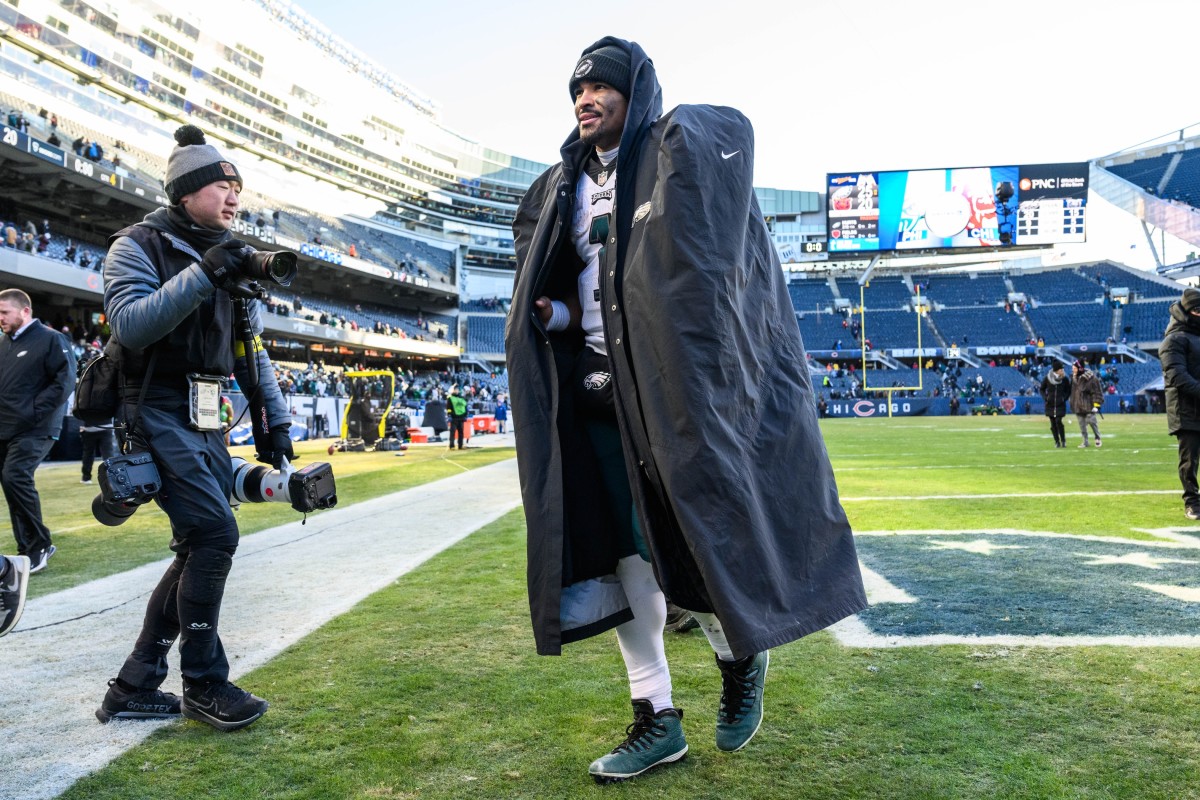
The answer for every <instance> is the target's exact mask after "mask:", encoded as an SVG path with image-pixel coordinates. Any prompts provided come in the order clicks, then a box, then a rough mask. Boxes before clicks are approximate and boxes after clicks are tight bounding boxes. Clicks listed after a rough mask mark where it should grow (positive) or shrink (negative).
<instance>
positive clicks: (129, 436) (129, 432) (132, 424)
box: [121, 347, 159, 453]
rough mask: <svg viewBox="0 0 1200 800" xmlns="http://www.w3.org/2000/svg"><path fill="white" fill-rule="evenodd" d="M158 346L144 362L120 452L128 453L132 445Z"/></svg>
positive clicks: (152, 373)
mask: <svg viewBox="0 0 1200 800" xmlns="http://www.w3.org/2000/svg"><path fill="white" fill-rule="evenodd" d="M158 351H159V348H157V347H156V348H154V350H153V351H152V352H151V353H150V361H149V362H148V363H147V364H146V374H145V375H143V376H142V388H141V389H139V390H138V399H137V405H136V406H134V407H133V418H132V419H131V420H129V421H127V422H126V423H125V433H124V439H125V441H124V443H123V445H122V447H121V452H123V453H128V452H129V449H130V447H132V446H133V434H134V431H136V430H137V424H138V417H140V416H141V415H142V403H144V402H146V390H147V389H149V388H150V378H151V377H152V376H153V375H154V365H155V364H156V363H157V362H158Z"/></svg>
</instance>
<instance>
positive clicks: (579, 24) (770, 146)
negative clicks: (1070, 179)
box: [296, 0, 1200, 191]
mask: <svg viewBox="0 0 1200 800" xmlns="http://www.w3.org/2000/svg"><path fill="white" fill-rule="evenodd" d="M296 5H298V6H299V7H301V8H303V9H304V10H305V11H307V12H308V13H310V14H311V15H312V16H314V17H316V18H317V19H318V20H320V21H321V22H322V23H323V24H325V25H326V26H327V27H329V28H330V29H331V30H332V31H334V32H335V33H337V34H338V35H340V36H342V37H343V38H345V39H347V40H348V41H349V42H350V43H351V44H353V45H354V46H356V47H357V48H359V49H360V50H362V51H363V52H365V53H366V54H367V55H369V56H371V57H372V58H373V59H375V60H377V61H379V62H380V63H382V64H383V65H384V66H387V67H389V68H391V69H392V71H393V72H394V73H395V74H396V75H397V76H398V77H400V78H401V79H403V80H405V81H407V82H409V83H411V84H412V85H413V86H414V87H415V88H418V89H420V90H422V91H423V92H424V93H426V94H428V95H430V96H432V97H434V98H436V99H437V100H438V101H439V102H440V103H441V104H442V108H443V119H444V121H445V122H446V123H447V124H448V125H449V126H450V127H452V128H453V129H455V130H456V131H459V132H461V133H464V134H467V135H468V136H471V137H472V138H475V139H478V140H479V141H481V142H483V143H485V144H488V145H490V146H493V147H496V148H497V149H500V150H503V151H506V152H510V153H514V154H516V155H521V156H526V157H529V158H535V159H538V160H541V161H550V160H552V159H554V158H555V157H556V155H557V149H558V145H559V144H560V143H561V141H562V139H563V138H564V137H565V135H566V133H567V132H568V130H569V128H570V126H571V123H572V118H571V107H570V102H569V99H568V95H567V89H566V85H567V79H568V77H569V74H570V71H571V68H572V67H573V65H574V63H575V61H576V60H577V58H578V56H579V52H580V51H581V50H582V49H583V48H584V47H585V46H586V45H588V44H590V43H591V42H593V41H595V40H596V39H598V38H600V37H601V36H604V35H606V34H612V35H616V36H621V37H623V38H627V39H633V40H635V41H637V42H639V43H640V44H641V45H642V46H643V47H644V48H645V49H646V51H647V53H648V54H649V55H650V57H651V58H652V59H653V60H654V63H655V67H656V69H657V70H658V74H659V80H660V82H661V83H662V85H663V95H664V102H665V104H666V107H667V108H670V107H672V106H674V105H678V104H680V103H714V104H721V105H730V106H734V107H736V108H739V109H740V110H742V111H743V112H744V113H745V114H746V115H747V116H748V117H749V118H750V120H751V121H752V122H753V123H754V125H755V130H756V136H757V163H756V174H755V183H756V184H757V185H759V186H773V187H779V188H790V189H808V190H813V191H816V190H820V189H821V188H822V186H821V185H822V181H823V176H824V174H825V172H827V171H838V170H843V169H905V168H914V169H915V168H922V167H938V166H969V165H992V164H1003V163H1040V162H1053V161H1083V160H1087V159H1089V158H1094V157H1097V156H1100V155H1104V154H1106V153H1110V152H1113V151H1116V150H1120V149H1123V148H1125V147H1128V146H1130V145H1134V144H1137V143H1139V142H1141V141H1143V140H1146V139H1149V138H1152V137H1155V136H1158V135H1160V134H1165V133H1168V132H1170V131H1172V130H1174V129H1178V128H1181V127H1184V126H1187V125H1191V124H1193V123H1196V122H1200V105H1198V104H1196V103H1195V102H1193V101H1192V100H1191V94H1192V93H1193V91H1194V89H1193V88H1192V87H1193V86H1194V84H1195V83H1196V71H1197V70H1196V66H1195V63H1196V56H1195V43H1194V39H1195V36H1196V26H1195V24H1194V22H1195V21H1196V19H1197V13H1196V11H1195V8H1196V6H1195V3H1194V2H1185V0H1141V1H1140V2H1137V3H1125V2H1114V3H1110V2H1104V3H1077V2H1064V1H1063V0H1040V2H1039V1H1036V0H1011V2H1003V0H988V2H972V1H971V0H925V1H923V2H922V1H921V0H914V2H883V1H882V0H860V1H859V2H829V1H828V0H821V2H811V0H793V2H759V3H755V2H750V3H747V2H729V1H723V2H722V1H719V0H691V2H653V1H652V0H641V1H640V2H630V1H629V0H613V1H612V2H608V3H606V4H604V5H603V6H600V5H588V4H584V3H564V2H546V1H545V0H531V1H530V2H498V0H491V1H490V2H483V1H482V0H461V1H460V2H456V3H452V4H442V3H430V2H421V3H418V2H412V0H388V1H387V2H385V0H356V1H355V2H353V3H347V2H345V0H298V2H297V3H296Z"/></svg>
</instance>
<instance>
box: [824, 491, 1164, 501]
mask: <svg viewBox="0 0 1200 800" xmlns="http://www.w3.org/2000/svg"><path fill="white" fill-rule="evenodd" d="M1143 494H1179V490H1178V489H1132V490H1130V491H1127V492H1004V493H999V492H997V493H989V494H910V495H895V494H889V495H879V496H866V497H843V498H841V501H842V502H843V503H878V502H881V501H895V500H995V499H1002V498H1012V497H1118V496H1123V495H1143Z"/></svg>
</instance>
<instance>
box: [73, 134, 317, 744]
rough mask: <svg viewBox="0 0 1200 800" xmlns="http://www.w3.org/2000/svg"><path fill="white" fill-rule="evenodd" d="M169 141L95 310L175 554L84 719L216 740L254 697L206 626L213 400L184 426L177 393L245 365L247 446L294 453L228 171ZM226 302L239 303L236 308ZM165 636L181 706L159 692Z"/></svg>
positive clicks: (235, 183)
mask: <svg viewBox="0 0 1200 800" xmlns="http://www.w3.org/2000/svg"><path fill="white" fill-rule="evenodd" d="M175 140H176V142H177V145H176V147H175V148H174V149H173V150H172V151H171V155H170V157H169V159H168V160H167V170H166V176H165V178H166V179H165V181H164V187H163V188H164V190H165V193H166V195H167V197H168V199H169V201H170V206H169V207H167V208H161V209H158V210H156V211H152V212H151V213H150V214H148V215H146V218H145V219H144V220H143V221H142V222H139V223H137V224H134V225H131V226H129V227H127V228H125V229H123V230H122V231H120V232H118V233H117V234H115V235H114V236H113V237H111V242H112V243H111V245H110V249H109V256H108V258H107V259H106V264H107V266H106V269H105V275H104V311H105V313H106V315H107V316H108V318H109V319H110V320H111V322H112V326H113V337H114V338H115V339H116V340H117V342H119V344H120V347H121V350H120V362H119V363H120V365H121V366H120V369H121V381H122V385H123V386H124V387H127V388H128V387H134V386H137V387H143V388H144V389H145V390H146V391H145V394H144V397H143V395H142V393H141V392H139V393H138V394H136V395H132V400H131V396H130V395H125V400H126V401H127V402H128V404H129V406H132V405H135V404H136V407H137V420H136V428H135V430H134V431H133V432H132V434H131V439H132V442H133V444H134V446H135V447H137V448H138V449H140V450H148V451H149V452H150V453H152V454H153V456H154V461H155V464H156V465H157V467H158V472H159V477H160V479H161V482H162V490H161V491H160V492H159V494H158V496H157V498H156V501H157V502H158V503H159V504H160V506H161V507H162V508H163V510H164V511H165V512H166V514H167V517H168V519H169V520H170V524H171V549H172V550H173V551H174V552H175V559H174V560H173V561H172V562H171V564H170V565H169V566H168V567H167V570H166V572H165V573H164V574H163V576H162V578H161V579H160V581H159V583H158V585H157V586H156V587H155V588H154V590H153V592H152V594H151V596H150V600H149V602H148V603H147V606H146V615H145V618H144V621H143V625H142V630H141V633H140V635H139V636H138V638H137V641H136V643H135V644H134V647H133V650H132V652H131V653H130V655H129V656H128V658H127V659H126V660H125V663H124V664H123V665H122V667H121V669H120V672H119V673H118V674H117V677H116V678H115V679H113V680H112V681H110V682H109V688H108V693H107V694H106V695H105V697H104V700H103V702H102V704H101V706H100V708H99V709H97V711H96V716H97V718H98V719H99V720H100V721H101V722H108V721H110V720H112V719H125V718H135V719H136V718H145V717H148V716H160V717H177V716H179V715H180V714H181V713H182V714H184V715H185V716H187V717H189V718H191V719H195V720H197V721H200V722H205V723H207V724H209V725H212V726H213V727H215V728H217V729H218V730H222V731H229V730H236V729H238V728H243V727H245V726H246V725H249V724H251V723H253V722H254V721H256V720H257V719H259V718H260V717H261V716H262V715H263V714H264V713H265V712H266V710H267V702H266V701H265V700H263V699H262V698H260V697H255V696H254V695H253V694H251V693H250V692H247V691H244V690H242V689H240V688H238V687H237V686H235V685H234V684H232V683H231V682H230V681H229V661H228V658H227V657H226V655H225V649H224V646H223V645H222V643H221V638H220V635H219V633H218V619H219V616H220V610H221V602H222V599H223V597H224V594H225V582H226V579H227V577H228V574H229V570H230V568H231V567H232V565H233V554H234V552H236V550H237V546H238V538H239V532H238V525H237V521H236V519H235V518H234V516H233V512H232V510H231V509H230V507H229V494H230V489H231V487H232V483H233V473H232V467H231V464H230V460H229V450H228V449H227V448H226V446H225V441H224V432H223V431H222V430H220V426H219V424H218V423H217V422H216V416H217V412H218V407H217V406H216V400H217V397H213V402H214V406H213V407H212V408H211V409H208V410H209V411H211V412H212V416H213V422H211V423H209V424H208V425H203V424H199V423H193V422H191V421H190V419H189V407H190V401H189V397H190V398H192V401H195V398H196V397H197V393H196V392H194V390H190V387H191V386H192V385H194V383H196V382H200V381H206V382H207V385H208V387H207V388H210V389H211V388H216V386H219V385H220V384H219V383H218V381H220V380H223V379H225V378H227V377H228V376H229V375H230V374H231V373H236V374H237V376H238V382H239V383H240V384H241V385H242V386H243V387H246V388H247V389H248V388H249V386H248V385H249V380H248V378H249V376H248V365H247V359H249V358H253V359H254V360H255V362H256V364H257V373H258V375H259V376H261V380H260V381H259V382H258V386H257V387H256V388H255V392H254V394H256V395H258V396H260V397H261V399H262V403H263V415H264V416H266V417H267V420H268V424H269V433H268V434H266V435H263V436H261V437H256V440H255V449H256V450H257V451H258V456H259V459H260V460H262V461H267V462H269V463H270V464H271V465H273V466H274V467H275V468H276V469H278V468H279V467H280V466H281V464H282V463H283V460H284V459H287V460H288V461H292V460H294V458H295V456H294V454H293V452H292V441H291V438H290V436H289V431H290V428H291V416H290V414H289V413H288V408H287V406H286V405H285V403H284V401H283V397H282V396H281V395H280V394H279V390H278V389H279V387H278V386H277V385H276V384H275V383H274V382H273V381H271V380H270V379H269V376H271V375H272V374H273V373H272V370H273V369H274V367H273V365H272V364H271V360H270V358H269V357H268V356H267V354H266V351H265V350H261V349H259V347H258V346H257V345H256V343H257V339H258V337H259V336H260V335H261V333H262V319H261V317H260V312H259V306H258V303H257V301H256V300H255V299H254V298H255V297H256V296H257V295H256V293H255V292H253V291H251V290H250V289H249V288H248V287H246V285H245V282H244V279H243V278H242V273H241V269H240V266H241V264H242V263H243V261H244V260H245V258H246V256H245V252H244V249H245V244H244V243H243V242H240V241H237V240H236V239H234V237H233V235H232V234H231V233H230V230H229V229H230V227H231V225H232V224H233V222H234V215H235V213H236V212H237V209H238V205H239V199H238V196H239V194H240V192H241V189H242V178H241V174H240V173H239V172H238V169H237V167H236V166H234V165H233V164H232V163H231V162H230V161H228V160H226V159H225V158H224V156H222V155H221V153H220V152H218V151H217V149H216V148H215V147H213V146H212V145H210V144H207V143H206V142H205V139H204V134H203V132H202V131H200V129H198V128H196V127H195V126H192V125H185V126H183V127H181V128H179V129H178V130H177V131H176V132H175ZM235 298H240V299H242V300H245V301H246V302H245V303H244V304H236V305H235V302H234V299H235ZM239 310H244V312H245V314H246V322H247V324H248V326H249V328H250V332H251V333H252V334H253V336H254V341H253V342H252V343H251V345H252V346H251V347H250V348H242V347H238V348H236V349H237V350H242V349H249V350H250V352H246V353H237V352H235V347H234V343H235V341H236V340H235V338H234V326H235V317H236V316H237V312H238V311H239ZM239 344H240V343H239ZM205 376H207V378H206V377H205ZM247 394H251V393H250V392H249V391H247ZM129 413H130V414H132V413H133V411H132V408H130V409H129ZM177 638H178V639H179V664H180V671H181V672H182V678H183V698H182V701H181V699H180V698H178V697H176V696H175V695H173V694H167V693H165V692H162V691H161V690H160V688H159V687H160V686H161V685H162V682H163V680H165V678H166V676H167V669H168V664H167V654H168V652H169V651H170V649H171V646H172V645H173V644H174V642H175V640H176V639H177ZM147 707H149V708H150V710H151V712H152V713H145V712H146V709H147Z"/></svg>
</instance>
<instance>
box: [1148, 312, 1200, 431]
mask: <svg viewBox="0 0 1200 800" xmlns="http://www.w3.org/2000/svg"><path fill="white" fill-rule="evenodd" d="M1170 314H1171V322H1170V324H1169V325H1167V332H1166V333H1165V334H1164V335H1163V340H1162V344H1161V345H1159V347H1158V357H1159V360H1161V361H1162V368H1163V385H1164V386H1165V387H1166V395H1167V430H1168V432H1169V433H1171V434H1172V435H1173V434H1176V433H1179V432H1181V431H1200V319H1196V318H1195V317H1192V316H1189V315H1188V313H1187V312H1186V311H1184V310H1183V306H1181V305H1180V304H1179V303H1173V304H1172V305H1171V309H1170Z"/></svg>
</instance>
